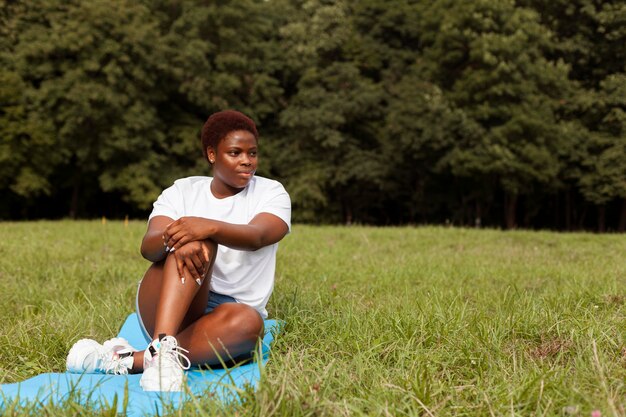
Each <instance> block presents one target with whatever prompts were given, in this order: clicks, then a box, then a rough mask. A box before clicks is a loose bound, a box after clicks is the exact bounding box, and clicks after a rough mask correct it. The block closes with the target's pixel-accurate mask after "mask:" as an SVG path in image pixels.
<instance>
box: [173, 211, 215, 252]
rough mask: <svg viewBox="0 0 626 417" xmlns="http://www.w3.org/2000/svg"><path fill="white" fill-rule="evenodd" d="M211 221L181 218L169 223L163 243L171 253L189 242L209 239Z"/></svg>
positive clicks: (198, 218)
mask: <svg viewBox="0 0 626 417" xmlns="http://www.w3.org/2000/svg"><path fill="white" fill-rule="evenodd" d="M210 222H211V220H209V219H204V218H202V217H181V218H180V219H178V220H176V221H175V222H172V223H170V224H169V225H167V227H166V228H165V232H164V233H163V242H164V244H165V246H166V247H168V248H169V249H170V250H171V251H176V250H178V249H179V248H180V247H182V246H184V245H186V244H187V243H189V242H193V241H199V240H204V239H206V238H209V237H210V236H209V233H208V231H207V229H209V226H210Z"/></svg>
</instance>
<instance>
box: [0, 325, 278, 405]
mask: <svg viewBox="0 0 626 417" xmlns="http://www.w3.org/2000/svg"><path fill="white" fill-rule="evenodd" d="M279 330H280V325H279V323H278V322H277V321H276V320H266V321H265V336H264V338H263V344H262V355H261V356H262V358H261V360H260V361H255V362H250V363H247V364H244V365H240V366H235V367H233V368H229V369H202V370H200V369H194V368H192V369H190V370H189V371H187V372H186V374H187V386H188V388H189V389H188V391H186V392H145V391H143V390H142V389H141V387H140V386H139V380H140V378H141V374H137V375H105V374H74V373H46V374H41V375H37V376H35V377H32V378H30V379H27V380H25V381H22V382H18V383H14V384H4V385H1V386H0V410H5V409H7V408H9V409H10V408H11V407H14V406H15V405H16V404H19V405H21V406H30V405H32V404H38V405H39V406H45V405H46V404H57V405H58V404H63V403H64V402H66V401H68V400H70V401H76V402H79V403H81V404H88V405H90V406H92V407H94V408H100V407H107V408H108V407H116V408H117V412H118V413H124V411H126V415H127V416H129V417H140V416H149V415H161V414H163V410H166V411H168V410H171V409H177V408H179V406H180V405H181V404H182V403H183V402H184V401H186V400H190V399H191V398H193V396H196V397H199V396H202V395H205V394H207V393H208V395H211V396H212V397H214V398H217V399H220V400H222V401H231V400H233V399H236V398H238V394H237V393H238V392H239V391H240V390H242V389H245V388H246V387H251V388H254V387H256V385H257V384H258V382H259V379H260V377H261V367H262V366H263V365H264V364H265V362H267V359H268V356H269V350H270V343H271V342H272V340H273V337H274V334H275V333H277V332H278V331H279ZM118 337H123V338H125V339H126V340H128V342H129V343H130V344H131V345H132V346H133V347H134V348H136V349H138V350H143V349H145V348H146V347H147V346H148V343H149V342H150V341H149V340H147V339H146V338H145V336H144V335H143V333H142V331H141V329H140V327H139V321H138V319H137V315H136V314H131V315H130V316H128V318H127V319H126V321H125V322H124V325H123V326H122V329H121V330H120V332H119V334H118Z"/></svg>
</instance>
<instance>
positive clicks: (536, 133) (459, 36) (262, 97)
mask: <svg viewBox="0 0 626 417" xmlns="http://www.w3.org/2000/svg"><path fill="white" fill-rule="evenodd" d="M0 4H1V5H2V7H1V8H0V9H1V10H0V33H1V37H0V63H1V68H0V138H1V142H0V192H1V193H2V201H1V202H0V218H2V219H29V218H42V217H43V218H58V217H94V216H107V217H123V216H124V215H131V216H134V217H139V216H145V214H146V213H147V212H148V211H149V210H150V208H151V203H152V202H153V201H154V199H155V198H156V197H157V196H158V195H159V193H160V191H161V190H162V189H163V188H165V187H168V186H169V185H170V184H171V183H172V182H173V180H174V179H176V178H180V177H183V176H188V175H208V174H209V171H208V166H207V164H206V162H205V161H204V160H203V159H202V153H201V150H200V141H199V132H200V128H201V126H202V124H203V122H204V120H205V119H206V117H207V116H208V115H209V114H211V113H212V112H215V111H218V110H222V109H226V108H234V109H238V110H240V111H242V112H244V113H246V114H248V115H249V116H251V117H252V118H253V119H254V120H255V121H256V122H257V124H258V127H259V130H260V133H261V139H260V150H261V164H260V169H259V171H258V174H259V175H263V176H268V177H272V178H276V179H278V180H280V181H281V182H283V184H284V185H285V186H286V188H287V190H288V191H289V193H290V195H291V197H292V201H293V208H294V220H295V221H300V222H311V223H365V224H379V225H387V224H407V223H408V224H421V223H434V224H443V223H449V224H455V225H471V226H474V225H476V226H488V227H506V228H515V227H528V228H548V229H556V230H574V229H593V230H600V231H604V230H619V231H624V229H625V228H626V134H625V132H626V130H625V126H626V113H625V112H626V72H625V71H626V59H625V55H626V48H625V46H624V45H626V24H625V23H626V3H624V1H623V0H619V1H618V0H615V1H599V0H552V1H547V0H543V1H541V0H517V1H513V0H473V1H469V2H465V1H456V0H432V1H425V0H421V1H412V0H387V1H385V0H361V1H356V2H352V1H340V0H266V1H255V0H240V1H232V0H213V1H208V0H205V1H201V0H185V1H182V0H141V1H139V0H115V1H112V2H111V1H102V0H94V1H82V0H63V1H61V0H39V1H34V0H14V1H9V0H0Z"/></svg>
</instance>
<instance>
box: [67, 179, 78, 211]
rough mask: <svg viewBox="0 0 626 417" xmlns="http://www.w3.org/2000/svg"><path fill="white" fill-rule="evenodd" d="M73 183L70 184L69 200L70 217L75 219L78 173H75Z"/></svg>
mask: <svg viewBox="0 0 626 417" xmlns="http://www.w3.org/2000/svg"><path fill="white" fill-rule="evenodd" d="M73 182H74V184H73V185H72V200H71V201H70V213H69V214H70V218H71V219H76V216H78V197H79V195H80V175H79V174H77V175H76V176H75V177H74V181H73Z"/></svg>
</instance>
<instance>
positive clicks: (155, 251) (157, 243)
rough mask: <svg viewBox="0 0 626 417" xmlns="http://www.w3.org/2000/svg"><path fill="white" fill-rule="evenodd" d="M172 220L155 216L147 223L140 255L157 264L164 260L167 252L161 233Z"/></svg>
mask: <svg viewBox="0 0 626 417" xmlns="http://www.w3.org/2000/svg"><path fill="white" fill-rule="evenodd" d="M173 221H174V219H171V218H169V217H166V216H155V217H153V218H152V219H150V221H149V222H148V230H147V231H146V234H145V235H144V237H143V241H142V242H141V255H142V256H143V257H144V258H146V259H147V260H149V261H152V262H159V261H162V260H163V259H165V257H166V256H167V252H166V251H165V244H164V242H165V241H164V240H163V233H165V229H166V228H167V226H168V225H169V224H170V223H172V222H173Z"/></svg>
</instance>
